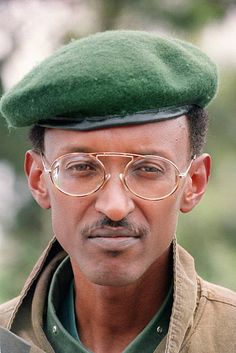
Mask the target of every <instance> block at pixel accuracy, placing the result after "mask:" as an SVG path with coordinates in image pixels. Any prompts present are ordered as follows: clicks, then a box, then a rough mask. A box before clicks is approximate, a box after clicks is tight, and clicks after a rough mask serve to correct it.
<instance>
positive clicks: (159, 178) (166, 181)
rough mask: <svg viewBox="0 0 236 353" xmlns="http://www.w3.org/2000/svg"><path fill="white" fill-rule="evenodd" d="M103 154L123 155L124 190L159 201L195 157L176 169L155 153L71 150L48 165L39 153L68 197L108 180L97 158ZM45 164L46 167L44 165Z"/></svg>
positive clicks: (170, 191) (82, 194) (97, 187)
mask: <svg viewBox="0 0 236 353" xmlns="http://www.w3.org/2000/svg"><path fill="white" fill-rule="evenodd" d="M107 157H110V158H114V157H118V158H127V159H129V161H128V163H127V164H126V165H125V167H124V171H123V173H120V174H119V177H120V180H121V182H122V183H123V185H124V187H125V189H126V190H128V191H130V192H131V193H132V194H134V195H136V196H137V197H139V198H141V199H144V200H150V201H159V200H163V199H165V198H167V197H168V196H170V195H172V194H173V193H174V192H175V191H176V190H177V188H178V187H179V183H180V180H181V179H182V178H185V177H186V176H187V174H188V172H189V170H190V168H191V165H192V162H193V160H194V159H195V156H194V157H193V158H192V159H191V162H190V163H189V165H188V167H187V169H186V170H185V171H184V172H182V173H181V172H180V171H179V169H178V167H177V166H176V165H175V163H173V162H172V161H170V160H169V159H167V158H165V157H161V156H156V155H140V154H133V153H121V152H94V153H82V152H72V153H67V154H65V155H62V156H60V157H58V158H57V159H56V160H55V161H54V162H52V164H51V165H50V163H49V162H48V161H47V159H46V157H45V156H44V155H43V154H41V158H42V163H43V166H44V170H45V172H46V173H48V174H49V175H50V178H51V181H52V182H53V184H54V185H55V186H56V188H57V189H58V190H60V191H61V192H62V193H64V194H66V195H69V196H77V197H85V196H88V195H92V194H93V193H95V192H96V191H98V190H100V189H101V188H102V187H103V186H104V185H105V184H106V183H107V182H108V180H109V179H110V177H111V174H110V173H107V172H106V167H105V166H104V164H103V162H102V161H101V159H106V158H107ZM46 165H48V166H49V168H47V167H46Z"/></svg>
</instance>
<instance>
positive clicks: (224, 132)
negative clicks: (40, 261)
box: [0, 0, 236, 301]
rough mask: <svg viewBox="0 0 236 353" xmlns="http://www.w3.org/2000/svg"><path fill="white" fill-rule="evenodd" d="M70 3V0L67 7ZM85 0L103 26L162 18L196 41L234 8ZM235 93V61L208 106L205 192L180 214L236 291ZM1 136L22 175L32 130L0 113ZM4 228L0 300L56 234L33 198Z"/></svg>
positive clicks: (197, 253) (145, 24)
mask: <svg viewBox="0 0 236 353" xmlns="http://www.w3.org/2000/svg"><path fill="white" fill-rule="evenodd" d="M58 1H59V2H60V0H58ZM61 1H62V0H61ZM8 2H10V0H9V1H5V3H6V4H7V3H8ZM72 3H73V1H69V2H68V6H72V5H71V4H72ZM87 4H88V5H89V6H90V7H91V8H93V9H95V10H96V13H97V16H98V19H99V21H98V24H97V27H98V28H97V30H98V31H99V30H100V31H103V30H107V29H116V28H120V27H122V28H131V29H147V30H149V29H153V28H155V25H156V24H157V23H158V27H160V28H164V29H166V28H168V29H169V31H171V32H172V33H174V34H175V35H176V36H178V35H180V36H181V35H182V36H183V37H185V38H186V37H187V38H189V39H191V40H192V41H194V40H196V42H197V38H198V34H199V33H200V31H201V30H202V29H203V28H204V26H206V25H208V24H209V23H211V22H212V21H216V22H217V21H218V22H220V21H221V20H223V19H224V16H225V15H226V14H227V13H228V12H229V11H230V10H232V9H233V8H235V7H234V6H235V2H234V0H232V1H230V0H228V1H227V0H199V1H195V0H188V1H187V0H185V1H184V0H175V1H173V0H172V1H171V0H165V1H164V0H162V1H158V0H149V1H148V2H144V1H143V0H129V1H127V0H120V1H117V0H110V1H107V0H101V1H99V2H98V1H96V0H89V1H88V2H87ZM78 25H79V24H78ZM39 31H40V24H39ZM75 33H76V31H75ZM71 37H74V34H73V33H65V34H64V41H68V40H70V38H71ZM13 50H14V48H13ZM7 59H8V58H6V59H5V60H7ZM3 63H4V62H0V65H2V64H3ZM235 92H236V65H235V67H234V68H233V67H232V68H230V67H221V68H220V90H219V94H218V97H217V99H216V100H215V101H214V103H213V104H212V105H211V106H210V109H209V113H210V117H211V119H210V121H211V123H210V128H209V138H208V143H207V146H206V151H207V152H209V153H210V154H211V155H212V158H213V167H212V176H211V180H210V184H209V188H208V192H207V194H206V195H205V197H204V199H203V201H202V202H201V203H200V205H199V206H197V207H196V209H194V210H193V211H192V212H191V213H190V214H183V215H181V217H180V222H179V227H178V238H179V241H180V243H181V244H183V245H184V247H185V248H186V249H188V250H189V252H190V253H191V254H192V255H193V256H194V258H195V261H196V267H197V269H198V271H199V274H200V275H202V276H203V277H205V278H206V279H208V280H209V281H214V282H216V283H219V284H222V285H225V286H228V287H230V288H232V289H235V290H236V281H235V279H236V275H235V270H234V266H235V263H236V235H235V234H236V217H235V212H236V191H235V179H236V163H235V156H236V138H235V132H236V126H235V114H236V104H235ZM0 141H1V149H0V161H3V160H4V161H8V163H10V165H11V166H12V168H13V170H14V172H15V173H16V175H17V176H18V177H20V176H22V175H23V160H24V151H25V150H26V149H27V148H29V143H28V138H27V130H25V129H19V130H17V131H15V130H14V129H13V130H8V129H7V127H6V125H5V123H4V121H3V120H2V119H0ZM17 192H18V191H17V189H16V193H17ZM28 193H29V192H28ZM28 196H29V195H28ZM8 211H9V212H11V210H10V209H9V210H8ZM4 232H5V234H6V236H5V237H4V239H3V241H2V246H1V260H0V264H1V270H0V288H1V289H0V301H3V300H6V299H8V298H10V297H12V296H14V295H16V294H17V293H18V291H19V290H20V288H21V287H22V284H23V282H24V280H25V279H26V276H27V275H28V273H29V271H30V270H31V268H32V266H33V263H34V262H35V260H36V259H37V257H38V255H39V253H40V252H41V250H42V249H43V247H44V246H45V245H46V243H47V241H48V239H49V238H50V237H51V234H52V231H51V226H50V213H49V211H43V210H41V209H40V208H39V207H38V206H37V205H36V203H35V201H33V200H32V199H31V198H30V197H29V198H28V201H27V202H24V203H23V204H22V207H19V210H18V213H17V216H16V217H15V219H14V220H13V221H12V222H11V224H10V225H8V226H5V228H4Z"/></svg>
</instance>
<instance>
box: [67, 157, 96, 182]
mask: <svg viewBox="0 0 236 353" xmlns="http://www.w3.org/2000/svg"><path fill="white" fill-rule="evenodd" d="M98 172H99V170H98V167H97V165H96V164H94V163H93V162H90V161H72V162H68V163H66V164H65V165H64V166H63V169H62V173H63V174H65V175H67V176H69V177H76V178H77V177H78V178H82V177H83V178H85V177H91V176H93V175H96V174H97V173H98Z"/></svg>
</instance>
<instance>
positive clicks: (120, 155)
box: [95, 152, 134, 191]
mask: <svg viewBox="0 0 236 353" xmlns="http://www.w3.org/2000/svg"><path fill="white" fill-rule="evenodd" d="M99 157H100V158H102V157H105V158H106V157H111V158H126V159H129V160H128V161H127V163H126V164H125V165H124V166H123V167H122V168H120V170H122V172H121V171H119V170H117V168H115V171H114V172H107V167H106V166H105V165H104V163H103V161H102V160H101V159H100V158H99ZM95 158H96V159H97V161H98V162H99V163H100V164H101V165H102V167H103V169H104V181H103V184H102V185H101V188H103V187H104V186H105V185H106V184H107V182H108V181H109V180H110V179H111V178H112V177H114V176H116V177H117V178H118V179H119V180H120V182H121V184H122V185H123V187H124V188H125V190H127V191H128V188H127V186H126V183H125V181H124V174H125V171H126V169H127V167H128V166H129V165H130V163H132V162H133V160H134V156H132V155H128V154H125V153H113V152H110V153H109V152H105V153H98V154H96V156H95ZM111 165H112V163H111Z"/></svg>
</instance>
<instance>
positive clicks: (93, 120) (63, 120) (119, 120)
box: [37, 105, 193, 131]
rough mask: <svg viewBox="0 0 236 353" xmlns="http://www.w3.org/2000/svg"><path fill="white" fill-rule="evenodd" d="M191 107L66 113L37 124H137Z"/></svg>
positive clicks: (86, 128)
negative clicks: (126, 112)
mask: <svg viewBox="0 0 236 353" xmlns="http://www.w3.org/2000/svg"><path fill="white" fill-rule="evenodd" d="M192 108H193V105H184V106H182V107H168V108H164V109H158V110H154V109H152V110H146V111H142V112H137V113H134V114H130V115H125V116H117V115H107V116H96V117H94V116H91V117H81V118H80V117H79V116H78V115H79V114H78V115H76V114H73V116H69V115H67V116H66V117H63V116H60V117H53V118H50V119H46V120H39V121H38V122H37V125H40V126H43V127H47V128H54V129H55V128H57V129H65V130H81V131H89V130H95V129H99V128H100V129H102V128H105V127H115V126H125V125H138V124H145V123H151V122H155V121H161V120H167V119H173V118H177V117H178V116H181V115H184V114H186V113H188V112H189V111H190V110H191V109H192Z"/></svg>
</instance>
